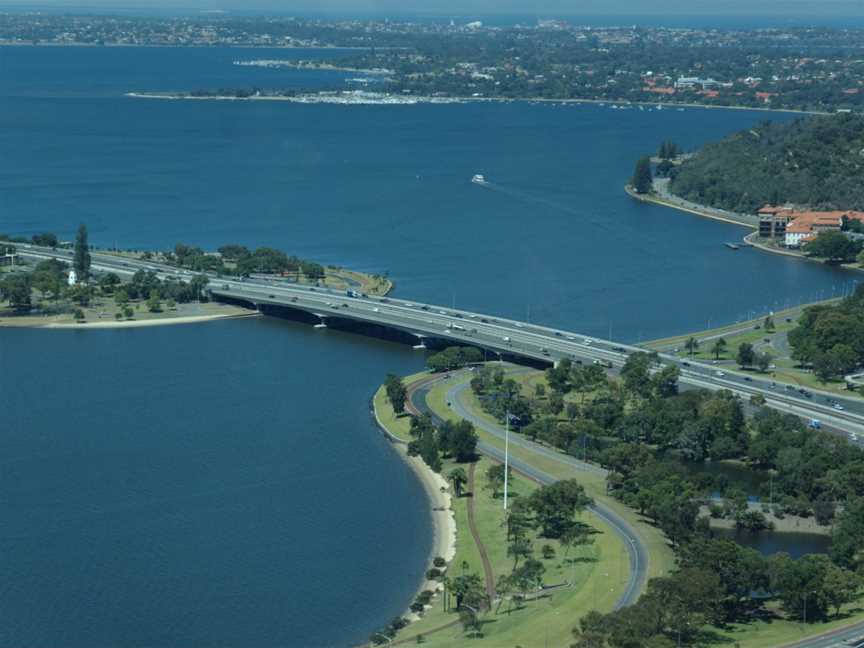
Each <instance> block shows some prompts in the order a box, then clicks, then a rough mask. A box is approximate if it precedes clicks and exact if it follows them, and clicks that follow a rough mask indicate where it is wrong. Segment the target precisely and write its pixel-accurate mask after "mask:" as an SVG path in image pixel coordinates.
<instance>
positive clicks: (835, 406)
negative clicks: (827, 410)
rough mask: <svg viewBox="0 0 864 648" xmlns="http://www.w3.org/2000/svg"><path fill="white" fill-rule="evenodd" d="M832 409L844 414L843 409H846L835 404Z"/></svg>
mask: <svg viewBox="0 0 864 648" xmlns="http://www.w3.org/2000/svg"><path fill="white" fill-rule="evenodd" d="M831 407H833V408H834V409H835V410H838V411H841V412H842V411H843V409H844V407H843V406H842V405H841V404H840V403H834V404H833V405H832V406H831Z"/></svg>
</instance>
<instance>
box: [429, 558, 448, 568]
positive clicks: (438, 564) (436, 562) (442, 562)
mask: <svg viewBox="0 0 864 648" xmlns="http://www.w3.org/2000/svg"><path fill="white" fill-rule="evenodd" d="M432 564H433V565H435V566H436V567H438V568H441V567H444V566H445V565H446V564H447V561H446V560H444V559H443V558H442V557H441V556H435V559H434V560H433V561H432Z"/></svg>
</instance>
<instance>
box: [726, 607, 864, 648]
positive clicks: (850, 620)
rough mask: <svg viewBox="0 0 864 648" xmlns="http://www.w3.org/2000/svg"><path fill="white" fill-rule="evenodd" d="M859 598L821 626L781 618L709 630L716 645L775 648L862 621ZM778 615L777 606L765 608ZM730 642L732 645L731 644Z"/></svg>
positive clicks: (863, 610)
mask: <svg viewBox="0 0 864 648" xmlns="http://www.w3.org/2000/svg"><path fill="white" fill-rule="evenodd" d="M861 605H862V602H861V600H860V599H859V600H858V601H857V602H855V603H851V604H849V605H846V606H844V607H843V612H842V614H843V617H842V618H838V619H832V620H829V621H827V622H825V623H813V624H808V625H806V626H805V625H804V624H803V623H801V622H799V621H789V620H786V619H784V618H782V616H780V617H778V618H775V619H773V620H771V621H761V620H760V621H753V622H752V623H736V624H733V625H732V627H731V628H730V629H728V630H718V629H717V628H711V629H710V630H711V631H712V632H714V633H716V634H717V635H718V641H717V642H716V643H717V644H718V645H722V644H732V645H740V646H741V648H778V647H779V646H785V645H787V644H790V643H794V642H796V641H800V640H801V639H804V638H806V637H812V636H815V635H820V634H822V633H825V632H829V631H831V630H836V629H839V628H842V627H844V626H848V625H852V624H854V623H858V622H860V621H864V609H862V607H861ZM769 607H771V608H773V610H774V611H776V612H777V613H778V615H782V611H781V610H780V609H779V604H772V605H771V606H769ZM733 642H734V643H733Z"/></svg>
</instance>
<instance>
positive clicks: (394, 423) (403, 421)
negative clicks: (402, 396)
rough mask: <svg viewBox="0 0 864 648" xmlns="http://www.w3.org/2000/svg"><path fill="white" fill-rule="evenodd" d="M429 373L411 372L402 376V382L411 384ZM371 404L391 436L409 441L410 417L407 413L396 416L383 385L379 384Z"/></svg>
mask: <svg viewBox="0 0 864 648" xmlns="http://www.w3.org/2000/svg"><path fill="white" fill-rule="evenodd" d="M428 375H429V372H427V371H421V372H419V373H416V374H412V375H410V376H406V377H405V378H403V382H404V383H405V385H406V386H408V385H411V384H412V383H415V382H417V381H418V380H420V379H421V378H425V377H426V376H428ZM372 405H373V407H374V408H375V411H376V412H377V413H378V418H379V419H380V421H381V424H382V425H383V426H384V427H385V428H386V429H387V431H388V432H390V433H391V434H392V435H393V436H395V437H396V438H397V439H399V440H400V441H404V442H405V443H408V442H409V441H411V433H410V430H411V417H410V416H408V415H407V414H404V415H402V416H397V415H396V413H395V412H394V411H393V407H392V406H391V405H390V401H388V400H387V392H386V390H385V389H384V385H381V386H380V387H379V388H378V390H377V391H376V392H375V396H373V398H372Z"/></svg>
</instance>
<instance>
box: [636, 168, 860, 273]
mask: <svg viewBox="0 0 864 648" xmlns="http://www.w3.org/2000/svg"><path fill="white" fill-rule="evenodd" d="M624 191H625V192H626V193H627V195H628V196H630V197H631V198H633V199H634V200H638V201H639V202H644V203H649V204H653V205H660V206H661V207H668V208H670V209H676V210H678V211H681V212H685V213H687V214H693V215H695V216H701V217H702V218H710V219H711V220H715V221H719V222H722V223H727V224H729V225H737V226H739V227H747V228H749V229H751V230H754V231H752V232H750V233H749V234H746V235H745V236H744V237H743V238H742V239H741V240H742V241H743V242H744V244H745V245H747V246H749V247H752V248H754V249H756V250H760V251H762V252H768V253H769V254H779V255H781V256H785V257H790V258H793V259H799V260H802V261H809V262H811V263H817V264H820V265H828V264H827V263H825V262H824V261H821V260H819V259H814V258H812V257H808V256H807V255H806V254H802V253H801V252H793V251H791V250H781V249H779V248H773V247H770V246H767V245H763V244H761V243H755V242H754V241H753V239H754V238H756V237H758V236H759V229H758V227H757V226H756V225H751V224H748V223H744V222H741V221H737V220H734V219H732V218H725V217H723V216H720V215H719V214H715V213H712V212H710V211H708V209H707V208H704V209H702V210H700V209H699V208H698V207H696V206H694V207H685V206H684V205H677V204H675V203H673V202H669V201H668V200H665V199H664V198H663V197H661V196H658V195H657V194H656V193H652V194H639V193H636V191H634V190H633V187H631V186H630V185H629V184H625V185H624ZM836 267H837V268H840V269H843V270H849V271H852V272H862V271H864V267H857V268H856V267H854V266H852V265H850V264H840V265H837V266H836Z"/></svg>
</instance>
